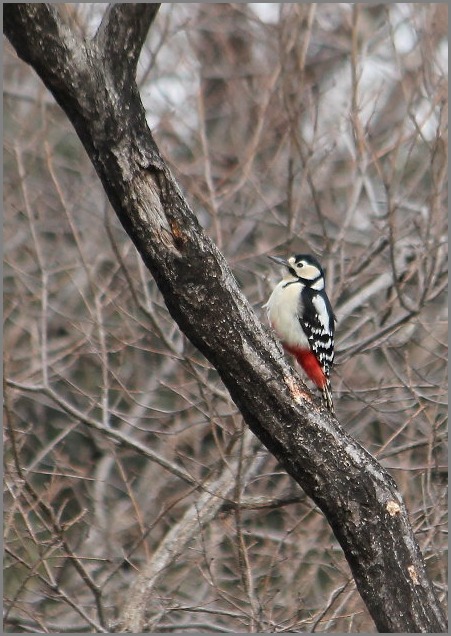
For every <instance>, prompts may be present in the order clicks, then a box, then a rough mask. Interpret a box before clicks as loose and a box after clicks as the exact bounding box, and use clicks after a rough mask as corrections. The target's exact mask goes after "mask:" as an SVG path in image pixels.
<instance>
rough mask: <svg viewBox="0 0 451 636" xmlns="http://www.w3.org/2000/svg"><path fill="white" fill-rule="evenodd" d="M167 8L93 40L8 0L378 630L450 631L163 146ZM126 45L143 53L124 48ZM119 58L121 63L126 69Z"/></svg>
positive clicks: (356, 461)
mask: <svg viewBox="0 0 451 636" xmlns="http://www.w3.org/2000/svg"><path fill="white" fill-rule="evenodd" d="M137 7H138V8H137ZM155 13H156V9H155V7H154V6H152V5H143V6H138V5H125V4H124V5H118V6H117V8H115V9H110V10H109V12H108V13H107V15H106V16H105V18H104V21H103V23H102V26H101V28H100V30H99V33H98V34H97V36H96V38H95V39H94V40H93V41H91V42H85V41H82V40H81V39H79V38H77V37H76V36H75V35H74V34H73V33H72V32H71V31H70V29H69V27H68V25H67V24H65V23H64V22H63V21H62V19H61V17H60V15H59V14H58V11H57V10H56V9H55V8H54V7H53V6H50V5H45V4H9V5H5V7H4V29H5V33H6V35H7V37H8V38H9V40H10V41H11V42H12V44H13V45H14V47H15V49H16V51H17V53H18V55H19V56H20V57H22V58H23V59H24V60H25V61H26V62H28V63H29V64H31V65H32V66H33V68H34V69H35V70H36V72H37V73H38V74H39V75H40V77H41V78H42V80H43V82H44V83H45V84H46V86H47V87H48V88H49V90H50V91H51V92H52V93H53V95H54V97H55V99H56V100H57V102H58V103H59V104H60V105H61V107H62V108H63V109H64V111H65V112H66V114H67V116H68V117H69V119H70V120H71V122H72V124H73V125H74V127H75V129H76V131H77V133H78V135H79V136H80V139H81V141H82V143H83V144H84V146H85V148H86V150H87V152H88V155H89V157H90V159H91V161H92V163H93V165H94V167H95V169H96V171H97V173H98V175H99V178H100V179H101V182H102V184H103V187H104V189H105V191H106V193H107V195H108V197H109V200H110V202H111V204H112V206H113V208H114V209H115V211H116V213H117V215H118V217H119V219H120V220H121V222H122V224H123V226H124V228H125V230H126V231H127V233H128V234H129V236H130V238H131V239H132V240H133V242H134V244H135V246H136V247H137V249H138V251H139V252H140V254H141V256H142V258H143V260H144V262H145V263H146V265H147V266H148V268H149V270H150V271H151V272H152V274H153V276H154V278H155V280H156V282H157V284H158V286H159V288H160V290H161V293H162V294H163V297H164V299H165V302H166V305H167V307H168V309H169V311H170V313H171V315H172V316H173V318H174V320H176V321H177V323H178V324H179V326H180V328H181V329H182V330H183V331H184V333H185V334H186V335H187V337H188V338H189V339H190V340H191V341H192V342H193V343H194V344H195V346H197V347H198V349H199V350H200V351H201V352H202V353H203V354H204V355H205V356H206V358H208V359H209V360H210V362H211V363H212V364H213V365H214V366H215V367H216V368H217V370H218V372H219V374H220V376H221V378H222V380H223V382H224V384H225V385H226V387H227V388H228V390H229V391H230V394H231V396H232V398H233V400H234V401H235V403H236V404H237V405H238V407H239V408H240V410H241V412H242V414H243V416H244V418H245V420H246V422H247V424H248V425H249V427H250V428H251V429H252V431H253V432H254V433H255V434H256V435H257V436H258V437H259V438H260V440H261V441H262V442H263V443H264V444H265V445H266V447H267V448H268V449H269V450H270V451H271V452H272V453H273V454H274V455H275V456H276V457H277V458H278V459H279V461H280V462H281V463H282V464H283V465H284V466H285V468H286V470H287V471H288V473H289V474H290V475H291V476H292V477H293V478H294V479H295V480H296V481H297V482H298V483H299V484H300V485H301V486H302V488H303V489H304V490H305V492H306V493H307V494H308V495H309V496H310V497H311V498H312V499H313V500H314V501H315V502H316V504H317V505H318V506H319V507H320V508H321V510H322V511H323V513H324V514H325V516H326V518H327V520H328V522H329V523H330V525H331V527H332V529H333V531H334V533H335V535H336V537H337V539H338V541H339V542H340V544H341V546H342V548H343V550H344V553H345V555H346V558H347V560H348V562H349V564H350V567H351V570H352V572H353V576H354V578H355V581H356V584H357V587H358V589H359V591H360V593H361V595H362V597H363V599H364V601H365V603H366V604H367V606H368V609H369V611H370V613H371V615H372V617H373V619H374V621H375V623H376V625H377V627H378V629H379V630H380V631H383V632H399V631H401V632H402V631H408V632H441V631H446V621H445V618H444V615H443V612H442V609H441V607H440V604H439V602H438V600H437V598H436V595H435V593H434V589H433V587H432V584H431V582H430V581H429V579H428V576H427V574H426V571H425V567H424V563H423V559H422V556H421V553H420V551H419V548H418V545H417V543H416V541H415V537H414V535H413V531H412V528H411V526H410V523H409V520H408V515H407V511H406V508H405V505H404V503H403V500H402V498H401V495H400V494H399V492H398V490H397V487H396V485H395V483H394V482H393V480H392V479H391V477H390V476H389V475H388V474H387V473H386V471H385V470H384V469H383V468H382V467H381V466H380V465H379V463H378V462H377V461H376V460H375V459H374V458H373V457H372V456H371V455H370V454H369V453H368V452H366V451H365V450H364V449H363V448H362V447H361V446H360V445H359V444H358V443H357V442H356V441H355V440H354V439H352V438H351V437H350V436H349V435H348V434H347V433H346V432H345V431H344V430H343V429H342V428H341V426H340V425H339V424H338V422H337V421H336V420H335V419H334V418H332V417H331V416H330V415H329V414H328V413H327V412H325V411H324V410H323V409H322V408H321V407H320V406H318V405H317V403H316V401H314V400H313V398H312V397H311V396H310V394H309V393H308V391H307V390H306V388H305V386H304V385H303V383H302V382H301V381H300V380H299V378H298V376H297V375H296V374H295V373H294V371H293V370H292V369H291V367H289V366H288V365H287V363H286V362H285V361H284V358H283V356H282V354H281V351H280V348H279V347H278V346H277V345H276V343H275V341H274V339H273V338H271V337H269V336H268V333H267V331H266V330H265V329H264V328H263V327H262V325H261V323H260V321H259V320H258V319H257V317H256V315H255V314H254V312H253V311H252V309H251V308H250V306H249V304H248V303H247V301H246V299H245V298H244V297H243V295H242V293H241V292H240V290H239V287H238V285H237V283H236V281H235V279H234V277H233V275H232V273H231V271H230V269H229V267H228V265H227V263H226V262H225V260H224V258H223V256H222V255H221V253H220V252H219V251H218V250H217V248H216V247H215V245H214V244H213V243H212V241H211V240H210V239H209V237H208V236H207V235H206V234H205V233H204V232H203V231H202V229H201V227H200V226H199V223H198V221H197V219H196V217H195V215H194V214H193V212H192V211H191V210H190V208H189V206H188V205H187V203H186V201H185V199H184V198H183V196H182V194H181V192H180V190H179V188H178V186H177V184H176V182H175V181H174V179H173V177H172V175H171V173H170V171H169V169H168V168H167V166H166V164H165V163H164V161H163V160H162V158H161V156H160V154H159V151H158V148H157V146H156V144H155V142H154V141H153V138H152V135H151V132H150V130H149V129H148V126H147V123H146V117H145V111H144V108H143V106H142V103H141V101H140V97H139V94H138V89H137V87H136V84H135V81H134V75H135V70H136V61H137V56H138V53H139V47H138V45H139V46H140V45H141V44H142V42H143V39H144V36H145V29H146V28H147V27H148V26H149V25H150V23H151V21H152V19H153V17H154V15H155ZM134 37H135V38H136V43H133V38H134ZM115 39H116V41H117V42H121V43H122V44H123V46H124V47H125V49H126V50H127V51H128V52H129V53H130V58H128V56H127V55H123V56H122V55H121V56H120V57H119V56H118V55H117V53H116V52H115V51H114V50H113V49H114V46H115V43H114V40H115ZM107 58H108V59H115V60H116V62H117V63H118V64H119V65H120V66H121V70H120V71H119V72H118V75H117V76H116V73H115V65H114V64H111V63H109V62H107ZM125 77H126V78H127V81H125ZM118 86H120V87H121V91H120V93H118V91H117V87H118Z"/></svg>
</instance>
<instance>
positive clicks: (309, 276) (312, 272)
mask: <svg viewBox="0 0 451 636" xmlns="http://www.w3.org/2000/svg"><path fill="white" fill-rule="evenodd" d="M297 271H298V273H299V276H301V277H302V278H305V279H306V280H313V279H315V278H317V277H318V274H319V271H318V268H317V267H315V266H314V265H304V267H301V268H297Z"/></svg>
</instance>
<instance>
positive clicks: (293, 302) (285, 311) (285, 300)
mask: <svg viewBox="0 0 451 636" xmlns="http://www.w3.org/2000/svg"><path fill="white" fill-rule="evenodd" d="M286 285H287V280H286V279H285V280H282V281H280V283H279V284H278V285H276V287H275V288H274V291H273V293H272V294H271V296H270V297H269V300H268V302H267V303H266V305H264V306H265V307H266V308H267V310H268V320H269V322H270V323H271V325H272V327H273V329H274V330H275V331H276V333H277V335H278V336H279V338H280V340H281V341H282V342H283V343H285V344H287V345H291V346H301V347H306V348H307V349H309V348H310V347H309V343H308V340H307V337H306V335H305V333H304V331H303V330H302V328H301V325H300V322H299V318H298V312H299V295H300V293H301V290H302V287H303V285H302V283H298V282H296V283H294V284H292V285H288V286H286Z"/></svg>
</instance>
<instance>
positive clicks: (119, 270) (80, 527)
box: [3, 3, 448, 633]
mask: <svg viewBox="0 0 451 636" xmlns="http://www.w3.org/2000/svg"><path fill="white" fill-rule="evenodd" d="M105 7H106V5H104V4H89V3H87V4H68V5H59V10H60V11H61V12H62V13H63V14H64V15H65V18H66V19H67V20H68V21H70V23H71V27H72V28H73V29H75V30H77V31H78V32H79V34H81V35H83V36H84V37H87V38H89V37H91V36H92V35H93V34H94V33H95V31H96V28H97V26H98V25H99V23H100V20H101V17H102V14H103V11H104V10H105ZM447 21H448V16H447V5H446V4H444V3H440V4H423V3H391V4H388V3H387V4H372V5H367V4H360V3H354V4H351V3H329V4H309V3H302V4H285V3H282V4H273V3H265V4H263V3H259V4H208V5H207V4H164V5H162V7H161V8H160V11H159V13H158V14H157V17H156V19H155V22H154V24H153V26H152V27H151V30H150V33H149V36H148V38H147V41H146V44H145V46H144V48H143V51H142V55H141V58H140V63H139V67H138V83H139V86H140V91H141V96H142V99H143V102H144V104H145V106H146V109H147V112H148V122H149V126H150V128H151V130H152V134H153V135H154V138H155V140H156V142H157V144H158V146H159V148H160V150H161V152H162V154H163V156H164V158H165V159H166V161H167V162H168V164H169V165H170V167H171V170H172V171H173V173H174V175H175V176H176V178H177V180H178V182H179V184H180V186H181V188H182V190H183V192H184V194H185V196H186V198H187V200H188V201H189V203H190V205H191V207H192V209H193V210H194V212H195V214H196V215H197V217H198V219H199V221H200V222H201V224H202V226H203V228H204V229H205V230H206V232H207V233H208V234H209V235H210V236H211V238H212V239H213V240H214V241H215V242H216V244H217V245H218V246H219V248H220V249H221V250H222V252H223V254H224V255H225V257H226V259H227V260H228V262H229V264H230V266H231V268H232V270H233V272H234V274H235V276H236V278H237V280H238V282H239V284H240V286H241V288H242V290H243V293H244V294H245V295H246V297H247V298H248V300H249V302H250V303H251V305H252V306H253V308H254V309H255V311H256V312H257V314H258V315H259V316H260V317H261V320H262V321H263V322H264V323H265V324H267V323H266V315H265V311H264V310H262V305H263V304H264V303H265V301H266V300H267V298H268V296H269V294H270V292H271V289H272V287H273V285H274V284H275V282H276V281H277V280H278V277H279V276H280V272H279V271H277V268H276V267H274V265H273V264H271V262H270V261H269V260H268V259H267V258H266V256H267V255H268V254H273V255H281V256H288V255H291V254H293V253H299V252H307V253H312V254H314V255H315V256H317V257H318V258H319V260H320V261H321V263H322V264H323V266H324V268H325V270H326V276H327V290H328V293H329V296H330V298H331V301H332V304H333V306H334V309H335V313H336V316H337V321H338V322H337V339H336V364H335V368H334V371H333V374H332V385H333V388H334V400H335V408H336V412H337V417H338V420H339V421H340V423H341V424H342V426H343V427H344V428H345V429H346V430H347V431H348V432H349V433H351V434H352V435H353V436H355V437H356V438H357V440H358V441H359V442H360V443H361V444H362V445H363V446H364V447H365V448H366V449H368V450H369V451H370V452H371V453H372V454H373V455H374V456H375V457H377V458H378V459H379V460H380V461H381V463H382V464H383V466H385V467H386V468H387V469H388V470H389V472H390V473H391V474H392V475H393V477H394V478H395V480H396V482H397V484H398V486H399V488H400V490H401V492H402V494H403V496H404V497H405V500H406V503H407V506H408V509H409V513H410V518H411V522H412V525H413V527H414V530H415V533H416V537H417V539H418V542H419V544H420V547H421V549H422V551H423V554H424V557H425V561H426V565H427V568H428V572H429V574H430V576H431V578H432V580H433V581H434V584H435V586H436V589H437V593H438V594H439V597H440V598H441V599H442V601H443V602H444V601H445V600H446V582H447V573H446V563H447V555H446V550H447V526H446V523H447V517H446V514H447V492H446V484H447V451H446V414H447V376H446V368H447V346H446V342H447V338H446V336H447V293H446V292H447V181H446V174H447V131H448V120H447V94H448V77H447V56H448V41H447ZM3 80H4V99H3V103H4V151H3V152H4V154H3V172H4V199H3V203H4V375H5V386H4V404H5V426H4V435H5V439H4V466H5V469H4V470H5V494H4V502H5V514H4V534H5V556H4V589H5V600H4V630H5V631H9V632H11V631H15V632H17V631H25V632H26V631H29V632H34V633H36V632H58V631H77V632H83V631H85V632H93V631H102V628H103V631H108V629H107V626H108V625H109V626H110V627H111V625H113V626H114V621H115V620H117V617H118V614H119V612H120V610H121V607H122V605H123V603H124V599H125V598H126V597H127V592H128V591H129V590H130V585H131V584H132V582H133V581H134V580H135V578H136V575H137V573H138V572H139V571H142V570H143V568H144V567H149V564H152V559H153V558H155V557H156V555H158V554H161V550H163V549H165V547H166V548H167V541H168V533H169V531H173V530H174V529H176V530H178V529H180V531H181V532H180V535H179V540H178V541H179V544H178V547H179V549H178V551H177V556H175V555H174V558H172V559H171V558H169V559H168V561H167V562H166V564H165V567H164V571H161V572H160V573H159V576H158V579H157V580H156V582H155V586H154V595H153V600H152V603H151V605H150V606H149V630H150V631H154V632H173V631H178V632H192V631H201V632H210V631H211V632H284V631H288V632H292V631H304V632H314V631H316V632H340V631H341V632H362V631H363V632H375V631H376V630H375V627H374V624H373V622H372V620H371V618H370V617H369V615H368V613H367V611H366V609H365V606H364V604H363V602H362V600H361V598H360V596H359V594H358V592H357V591H356V589H355V585H354V582H353V579H352V577H351V574H350V570H349V568H348V565H347V562H346V560H345V559H344V557H343V554H342V551H341V548H340V546H339V545H338V543H337V541H336V540H335V538H334V536H333V534H332V532H331V530H330V528H329V526H328V524H327V523H326V521H325V519H324V517H323V516H322V514H321V512H320V511H319V510H318V509H317V508H316V506H315V505H314V504H313V503H312V502H311V501H310V500H309V499H307V498H306V496H305V495H304V494H303V492H302V491H301V490H300V488H299V487H298V486H297V485H296V484H294V482H293V481H292V480H291V479H290V478H289V477H288V476H287V475H286V474H285V473H284V471H283V469H282V468H281V467H280V466H279V464H278V463H277V461H276V460H275V459H274V458H273V457H272V456H271V455H270V454H269V453H268V452H267V451H266V449H265V448H264V447H262V446H261V445H260V444H259V443H258V442H257V441H256V440H252V439H249V436H247V437H246V435H244V426H243V421H242V418H241V415H240V413H239V411H238V410H237V408H236V406H235V405H234V403H233V402H232V401H231V399H230V397H229V395H228V394H227V392H226V391H225V389H224V387H223V385H222V383H221V381H220V379H219V377H218V375H217V373H216V372H215V370H214V369H213V368H212V367H211V366H210V364H209V363H208V362H207V361H206V360H205V359H204V358H203V357H202V356H201V355H200V354H199V353H198V352H197V351H196V350H195V348H194V347H193V346H192V345H191V344H190V342H188V341H187V340H186V339H185V337H184V336H183V334H182V333H181V332H180V331H179V329H178V328H177V326H176V325H175V324H174V322H173V321H172V319H171V317H170V316H169V314H168V312H167V310H166V307H165V305H164V302H163V300H162V297H161V295H160V293H159V290H158V288H157V287H156V284H155V282H154V281H153V279H152V278H151V276H150V274H149V273H148V271H147V270H146V269H145V267H144V265H143V264H142V262H141V261H140V259H139V257H138V255H137V252H136V251H135V248H134V246H133V245H132V243H131V241H130V240H129V239H128V237H127V235H126V234H125V232H124V231H123V229H122V227H121V226H120V224H119V222H118V221H117V219H116V218H115V215H114V213H113V211H112V209H111V207H110V205H109V203H108V201H107V199H106V197H105V194H104V193H103V191H102V189H101V186H100V183H99V181H98V178H97V176H96V174H95V172H94V170H93V168H92V166H91V164H90V162H89V160H88V158H87V156H86V154H85V152H84V150H83V148H82V145H81V143H80V142H79V140H78V138H77V136H76V134H75V132H74V131H73V129H72V128H71V125H70V124H69V122H68V121H67V119H66V117H65V115H64V114H63V113H62V111H61V110H60V108H59V107H58V106H57V105H56V104H55V102H54V100H53V98H52V97H51V95H50V94H49V93H48V92H47V90H46V89H45V87H44V86H43V84H42V83H41V82H40V80H39V79H38V77H37V75H36V74H35V73H34V72H33V71H31V69H30V68H29V67H27V66H26V65H25V64H24V63H22V62H21V61H20V60H18V58H17V56H16V55H15V53H14V51H13V49H12V47H11V46H10V45H9V43H8V42H7V41H6V40H5V41H4V68H3ZM108 431H113V432H114V435H113V436H112V435H110V434H109V433H108ZM243 440H244V441H243ZM232 467H234V468H233V469H232ZM218 476H225V477H227V476H228V477H227V478H228V479H229V481H230V488H229V491H228V495H227V498H224V502H223V503H221V504H220V505H218V506H217V509H216V512H215V513H214V514H213V515H212V518H211V519H210V520H209V522H208V523H201V519H199V525H198V529H197V531H196V532H195V534H194V536H192V535H190V536H189V537H187V538H185V540H184V539H183V536H184V535H183V532H182V530H183V528H184V523H186V515H187V514H188V513H189V512H190V511H191V512H192V511H196V505H197V501H198V499H199V496H200V493H201V492H202V485H203V484H205V483H206V480H209V479H211V478H212V477H215V478H216V477H218ZM199 514H200V513H199ZM184 541H185V543H184Z"/></svg>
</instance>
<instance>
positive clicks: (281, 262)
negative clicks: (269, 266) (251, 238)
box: [268, 256, 288, 267]
mask: <svg viewBox="0 0 451 636" xmlns="http://www.w3.org/2000/svg"><path fill="white" fill-rule="evenodd" d="M268 258H270V259H271V260H272V261H274V262H275V263H277V264H278V265H283V266H284V267H288V261H287V260H286V259H285V258H281V257H280V256H268Z"/></svg>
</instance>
